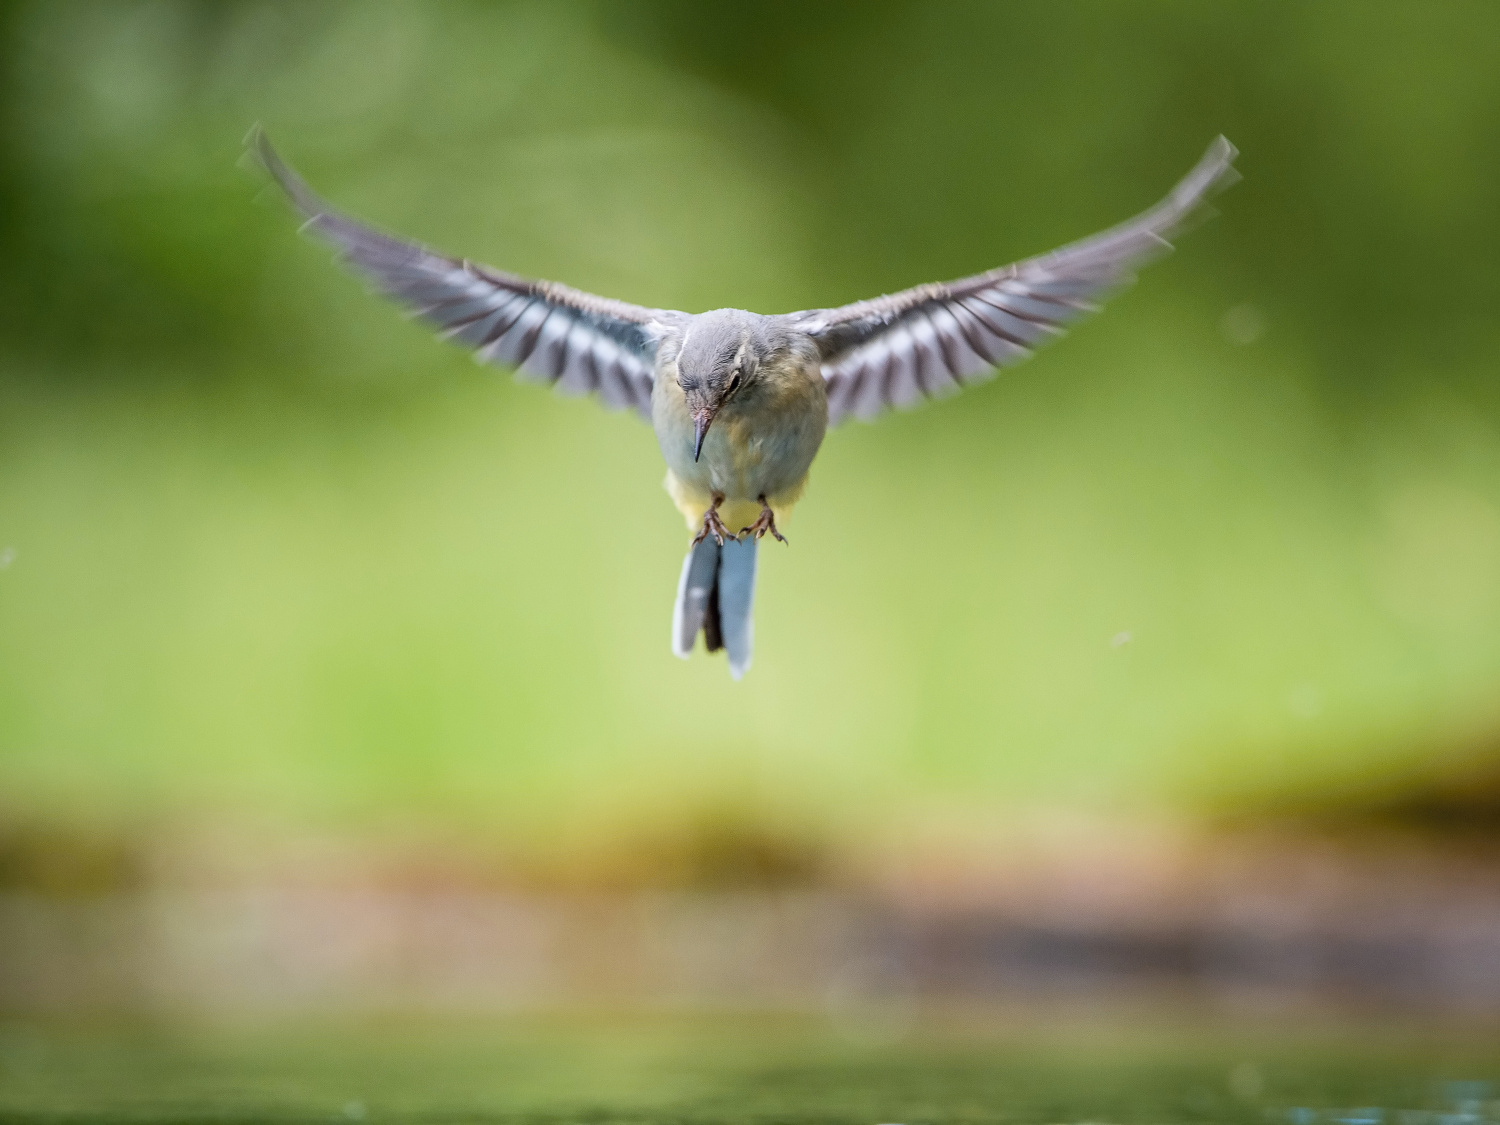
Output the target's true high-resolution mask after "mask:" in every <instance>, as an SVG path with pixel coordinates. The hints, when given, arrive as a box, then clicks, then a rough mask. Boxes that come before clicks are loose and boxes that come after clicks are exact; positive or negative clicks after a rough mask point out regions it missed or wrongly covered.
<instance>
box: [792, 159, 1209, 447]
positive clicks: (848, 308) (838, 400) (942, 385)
mask: <svg viewBox="0 0 1500 1125" xmlns="http://www.w3.org/2000/svg"><path fill="white" fill-rule="evenodd" d="M1237 155H1238V153H1237V152H1236V150H1235V148H1234V146H1233V145H1231V144H1230V143H1229V142H1228V141H1227V140H1225V139H1224V138H1223V137H1219V138H1218V139H1217V140H1215V141H1214V143H1213V144H1211V145H1210V146H1209V148H1208V151H1207V152H1206V153H1205V154H1204V156H1203V159H1202V160H1200V161H1199V162H1198V164H1197V165H1196V166H1195V167H1194V168H1193V170H1192V171H1191V172H1189V173H1188V174H1187V176H1185V177H1184V178H1183V179H1182V181H1181V182H1180V183H1178V184H1177V186H1176V187H1175V188H1173V189H1172V191H1171V192H1170V193H1169V194H1168V195H1167V197H1166V198H1165V199H1163V200H1162V201H1161V202H1160V203H1158V204H1157V205H1156V206H1155V207H1152V208H1151V209H1150V210H1148V211H1145V212H1143V213H1141V214H1140V215H1138V216H1136V217H1135V218H1134V219H1130V220H1129V221H1127V222H1125V223H1122V224H1120V225H1119V226H1117V227H1114V228H1112V229H1110V230H1107V231H1104V232H1102V233H1100V234H1096V235H1094V236H1093V237H1092V238H1086V239H1084V240H1083V241H1081V242H1075V243H1073V244H1072V245H1069V246H1064V247H1063V248H1061V249H1059V250H1055V251H1053V252H1052V253H1050V254H1045V255H1043V256H1041V257H1038V258H1031V259H1028V260H1026V261H1023V262H1017V263H1015V264H1013V265H1009V266H1004V267H1001V268H1000V269H996V270H990V271H989V272H987V273H982V274H976V275H974V276H973V277H967V278H964V279H962V280H960V281H951V282H946V283H940V284H936V285H920V286H918V287H916V288H915V289H907V290H904V291H902V292H900V293H894V294H892V295H890V296H888V297H878V298H876V299H874V300H871V301H859V302H857V303H855V304H852V305H845V306H843V307H842V308H837V309H816V310H812V311H810V312H804V313H795V314H793V315H792V316H790V317H788V318H787V319H788V321H789V323H790V324H791V325H792V326H794V327H797V328H800V329H801V330H802V331H804V332H806V333H808V334H809V335H810V336H812V337H813V339H814V340H816V341H817V343H818V347H819V350H820V352H821V353H822V361H823V377H824V379H825V380H827V383H828V414H829V421H830V422H839V421H842V420H843V419H844V418H846V417H848V416H850V415H853V416H855V417H858V418H861V419H868V418H873V417H874V416H875V415H876V414H878V413H880V411H881V410H883V409H885V408H887V407H897V408H901V407H906V406H910V405H912V404H914V403H915V402H917V401H920V399H921V398H922V397H937V396H941V395H945V394H949V393H951V392H953V391H955V390H957V389H958V388H959V387H961V386H964V385H966V384H969V383H975V382H979V381H981V380H983V379H986V378H989V377H990V376H991V375H993V374H994V371H995V368H997V367H1001V366H1006V365H1009V364H1012V363H1017V362H1019V361H1020V360H1023V359H1025V358H1026V357H1027V356H1029V355H1030V354H1031V352H1032V350H1033V349H1035V348H1036V347H1038V346H1040V345H1041V344H1044V343H1046V342H1047V341H1048V340H1049V339H1051V338H1053V337H1055V336H1058V335H1061V333H1062V332H1063V330H1064V328H1065V326H1066V325H1068V324H1069V323H1071V322H1072V321H1074V320H1077V319H1079V318H1080V317H1082V316H1085V315H1086V314H1088V313H1091V312H1095V311H1097V309H1098V308H1099V302H1100V301H1101V300H1102V299H1104V298H1106V297H1108V296H1109V295H1110V294H1111V293H1112V292H1113V291H1115V290H1116V289H1118V288H1120V287H1121V286H1123V285H1126V284H1128V283H1129V282H1130V281H1131V280H1132V275H1133V271H1134V270H1136V269H1137V268H1139V267H1140V266H1142V265H1144V264H1146V263H1147V262H1149V261H1151V260H1152V259H1154V258H1156V257H1157V256H1159V255H1161V254H1163V253H1165V252H1167V251H1169V250H1170V249H1171V248H1172V247H1171V243H1170V242H1169V241H1168V239H1169V238H1170V237H1172V236H1173V235H1175V234H1177V233H1180V232H1181V231H1182V230H1183V229H1185V228H1186V226H1187V225H1188V224H1189V223H1190V222H1191V220H1192V219H1193V218H1194V216H1195V215H1197V214H1198V213H1199V212H1201V210H1202V208H1203V204H1204V202H1205V200H1206V199H1207V198H1208V197H1209V196H1210V195H1212V194H1213V193H1215V192H1217V191H1220V190H1222V189H1223V188H1225V187H1228V186H1229V185H1230V184H1232V183H1234V181H1235V180H1237V179H1238V178H1239V176H1238V173H1237V172H1235V170H1234V158H1235V157H1236V156H1237Z"/></svg>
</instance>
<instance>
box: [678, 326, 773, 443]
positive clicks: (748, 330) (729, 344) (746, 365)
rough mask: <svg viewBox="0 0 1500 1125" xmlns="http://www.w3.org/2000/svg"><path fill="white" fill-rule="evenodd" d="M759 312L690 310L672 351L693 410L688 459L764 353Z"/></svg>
mask: <svg viewBox="0 0 1500 1125" xmlns="http://www.w3.org/2000/svg"><path fill="white" fill-rule="evenodd" d="M760 320H761V318H760V317H757V316H755V315H754V314H753V313H747V312H741V311H740V310H739V309H719V310H718V311H717V312H710V313H703V314H702V315H701V316H696V317H694V318H693V319H692V322H691V323H690V324H689V325H688V328H687V331H686V333H685V334H684V335H683V339H682V346H681V348H680V350H679V351H678V353H677V383H678V385H679V386H681V387H682V393H683V395H684V396H685V397H686V398H687V405H688V410H689V411H690V412H691V413H692V416H693V429H694V435H693V460H694V461H696V460H697V459H698V455H699V454H700V453H701V452H702V451H703V439H704V437H705V436H707V434H708V428H709V426H711V425H713V421H714V418H715V416H716V415H717V414H718V413H719V411H720V410H722V409H723V408H724V406H725V405H726V404H727V403H728V402H729V401H730V400H731V399H734V398H737V397H739V396H741V395H744V394H746V393H747V392H748V391H749V390H750V388H751V387H752V386H753V385H754V383H755V379H756V376H757V375H759V373H760V370H761V367H762V365H763V364H764V362H765V360H766V358H767V346H766V341H765V340H763V339H762V337H763V336H764V332H763V331H762V330H761V326H760V324H759V323H758V322H759V321H760Z"/></svg>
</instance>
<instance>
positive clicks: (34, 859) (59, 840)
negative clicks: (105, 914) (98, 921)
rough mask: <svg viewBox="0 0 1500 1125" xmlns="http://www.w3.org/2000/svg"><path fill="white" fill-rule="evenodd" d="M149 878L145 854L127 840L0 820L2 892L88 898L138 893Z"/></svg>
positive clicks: (100, 833)
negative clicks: (130, 891)
mask: <svg viewBox="0 0 1500 1125" xmlns="http://www.w3.org/2000/svg"><path fill="white" fill-rule="evenodd" d="M148 878H149V864H148V862H147V857H146V849H145V848H144V847H143V846H142V844H141V843H140V842H139V841H137V840H134V839H132V838H130V837H129V836H127V835H124V834H115V833H111V832H109V831H106V830H101V829H85V828H77V827H73V826H70V825H65V824H41V823H26V822H22V821H5V820H0V892H5V891H9V892H23V893H30V894H37V895H44V896H48V897H84V896H93V895H100V894H108V893H110V892H114V891H128V890H136V889H138V888H140V887H142V886H144V885H145V884H146V883H147V882H148Z"/></svg>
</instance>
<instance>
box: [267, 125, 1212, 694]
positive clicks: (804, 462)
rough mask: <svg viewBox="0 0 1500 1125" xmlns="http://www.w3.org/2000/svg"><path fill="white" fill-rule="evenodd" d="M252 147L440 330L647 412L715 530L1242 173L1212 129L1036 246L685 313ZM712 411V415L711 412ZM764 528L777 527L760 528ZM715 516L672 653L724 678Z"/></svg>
mask: <svg viewBox="0 0 1500 1125" xmlns="http://www.w3.org/2000/svg"><path fill="white" fill-rule="evenodd" d="M249 143H250V145H251V149H252V151H253V152H254V153H255V154H256V156H257V157H258V158H259V160H260V161H261V162H262V163H263V164H264V166H265V167H266V169H267V170H268V171H269V172H270V173H271V175H272V176H273V177H274V178H275V179H276V180H277V182H278V183H280V185H281V187H282V188H283V189H284V190H285V192H286V194H287V196H288V197H289V199H290V200H291V202H292V203H293V205H294V206H295V207H296V208H297V210H298V211H300V212H301V213H302V215H303V216H304V218H305V219H306V223H305V226H304V229H307V230H310V231H312V232H313V233H315V234H317V235H319V236H320V237H322V238H324V239H326V240H328V241H329V242H331V243H333V244H334V245H335V246H336V247H337V248H338V250H339V252H340V254H341V256H342V257H343V259H344V260H345V261H346V262H347V263H348V264H349V265H350V266H351V267H353V268H354V269H355V270H356V271H357V272H359V273H360V274H362V275H364V276H365V278H366V279H368V280H369V281H370V282H371V283H372V284H373V285H374V287H375V288H376V289H377V290H378V291H379V292H381V293H383V294H385V295H387V296H389V297H392V298H394V299H395V300H397V301H399V302H401V303H402V304H404V305H406V306H407V307H408V308H409V309H410V310H411V311H412V312H413V313H415V314H416V315H417V316H420V317H422V318H423V319H425V320H426V321H428V322H429V323H431V324H432V325H434V326H435V327H436V328H437V329H438V330H439V334H440V335H441V336H442V337H444V338H447V339H452V340H455V341H457V342H459V343H462V344H465V345H467V346H468V347H470V348H472V349H473V350H474V354H475V357H476V358H477V359H478V360H480V361H481V362H486V363H496V364H500V365H502V366H506V367H513V368H515V369H516V371H517V374H518V375H519V376H521V377H522V378H527V379H532V380H536V381H540V382H549V383H552V384H554V385H555V386H556V387H557V388H558V390H559V391H560V392H562V393H565V394H588V393H597V394H598V395H599V397H600V398H601V399H602V400H603V401H604V403H605V404H606V405H607V406H610V407H615V408H623V407H633V408H634V409H635V410H637V411H638V412H640V413H642V414H644V415H646V416H647V417H649V418H651V419H652V421H653V425H654V426H655V428H656V431H657V437H658V440H659V442H660V444H661V447H662V452H663V455H664V456H665V457H666V460H667V462H668V465H669V466H670V469H671V473H670V474H669V482H668V484H669V490H670V491H672V494H673V499H674V501H675V502H676V503H677V505H678V508H679V510H681V511H683V512H684V514H685V515H687V516H688V518H689V520H690V522H691V521H692V520H694V519H696V518H699V517H700V516H701V518H702V520H703V524H704V530H705V532H707V531H709V530H716V533H722V531H723V526H722V525H720V526H718V527H717V528H715V527H713V525H714V524H715V521H717V520H718V509H719V506H720V503H721V502H723V501H727V502H729V504H730V505H734V504H740V505H742V506H743V505H745V504H750V503H752V502H757V503H759V504H760V505H762V507H763V508H764V510H765V511H766V512H770V511H772V510H773V509H774V510H777V511H785V510H788V509H789V508H790V505H791V504H792V503H793V502H795V500H796V498H797V496H798V495H799V494H800V490H801V488H802V485H803V482H804V481H805V478H806V472H807V467H808V465H809V464H810V463H811V461H812V458H813V456H814V455H815V454H816V452H817V449H818V446H819V444H820V443H821V441H822V437H823V430H824V428H825V426H827V425H832V424H837V423H838V422H840V421H843V420H844V419H846V418H848V417H850V416H853V417H858V418H861V419H868V418H872V417H874V416H875V415H877V414H879V413H880V412H882V411H883V410H886V409H888V408H897V409H904V408H908V407H911V406H914V405H916V404H918V403H920V402H922V401H924V400H926V399H928V398H938V397H943V396H945V395H949V394H953V393H955V392H957V391H958V390H960V389H961V388H963V387H965V386H968V385H970V384H972V383H974V382H978V381H981V380H983V379H987V378H990V377H991V376H993V374H994V373H995V370H996V369H997V368H999V367H1003V366H1007V365H1009V364H1012V363H1016V362H1018V361H1020V360H1022V359H1025V358H1026V357H1027V356H1029V355H1030V354H1031V353H1032V351H1034V350H1035V349H1036V348H1037V347H1039V346H1041V345H1042V344H1044V343H1046V342H1047V341H1048V340H1050V339H1052V338H1054V337H1056V336H1058V335H1060V334H1061V333H1062V331H1063V329H1064V327H1065V326H1066V325H1068V324H1069V323H1070V322H1072V321H1074V320H1076V319H1078V318H1079V317H1080V316H1083V315H1085V314H1086V313H1089V312H1092V311H1094V310H1096V309H1097V308H1098V304H1099V302H1100V301H1102V300H1103V299H1105V298H1106V297H1107V296H1109V294H1110V293H1111V292H1113V291H1114V290H1116V289H1117V288H1119V287H1120V286H1122V285H1124V284H1127V283H1128V282H1129V281H1130V280H1131V278H1132V272H1133V271H1134V270H1135V269H1136V268H1138V267H1139V266H1141V265H1143V264H1145V263H1146V262H1149V261H1150V260H1151V259H1153V258H1154V257H1156V256H1158V255H1159V254H1162V253H1164V252H1166V251H1167V250H1169V249H1170V248H1171V244H1170V242H1169V241H1168V240H1169V239H1170V238H1171V237H1172V236H1174V235H1175V234H1177V233H1178V232H1180V231H1181V230H1183V229H1184V228H1185V227H1186V226H1187V225H1188V224H1189V223H1190V222H1191V221H1192V220H1193V218H1194V217H1195V216H1196V215H1197V214H1198V213H1199V212H1200V210H1201V208H1202V205H1203V203H1204V201H1205V200H1206V199H1207V198H1208V197H1209V196H1211V195H1212V194H1214V193H1215V192H1217V191H1219V190H1221V189H1222V188H1224V187H1227V186H1228V185H1229V184H1231V183H1233V182H1234V181H1235V180H1236V179H1237V178H1238V175H1237V173H1236V172H1235V171H1234V167H1233V161H1234V158H1235V156H1236V155H1237V154H1236V151H1235V149H1234V146H1232V145H1231V144H1230V143H1229V142H1228V141H1227V140H1225V139H1224V138H1223V137H1219V138H1218V139H1217V140H1215V141H1214V143H1213V144H1212V145H1210V146H1209V148H1208V151H1207V152H1206V153H1205V154H1204V156H1203V158H1202V159H1201V160H1200V161H1199V162H1198V164H1197V165H1196V166H1195V167H1194V168H1193V170H1192V171H1191V172H1189V173H1188V175H1187V176H1185V177H1184V178H1183V179H1182V180H1181V181H1180V182H1179V183H1178V184H1177V186H1176V187H1175V188H1173V190H1172V191H1171V192H1170V193H1169V194H1168V195H1167V197H1166V198H1165V199H1163V200H1162V201H1161V202H1160V203H1158V204H1157V205H1156V206H1154V207H1152V208H1150V209H1149V210H1147V211H1144V212H1142V213H1141V214H1140V215H1138V216H1136V217H1135V218H1133V219H1130V220H1128V221H1127V222H1124V223H1122V224H1120V225H1119V226H1116V227H1113V228H1111V229H1109V230H1107V231H1104V232H1102V233H1100V234H1096V235H1094V236H1093V237H1091V238H1087V239H1084V240H1082V241H1080V242H1075V243H1072V244H1071V245H1068V246H1065V247H1063V248H1062V249H1059V250H1055V251H1053V252H1052V253H1050V254H1044V255H1042V256H1040V257H1036V258H1029V259H1026V260H1024V261H1021V262H1017V263H1014V264H1012V265H1009V266H1004V267H1002V268H1000V269H994V270H989V271H987V272H985V273H980V274H975V275H974V276H972V277H967V278H962V279H960V280H958V281H950V282H941V283H936V284H929V285H919V286H917V287H915V288H912V289H907V290H903V291H902V292H899V293H894V294H891V295H889V296H886V297H878V298H875V299H874V300H868V301H859V302H856V303H854V304H851V305H845V306H842V307H840V308H831V309H813V310H808V311H805V312H797V313H788V314H784V315H780V316H761V315H759V314H756V313H750V312H745V311H743V310H736V309H720V310H716V311H715V312H712V313H701V314H698V315H696V316H694V315H689V314H687V313H683V312H677V311H674V310H670V309H653V308H645V307H642V306H639V305H632V304H627V303H626V302H623V301H615V300H610V299H607V298H604V297H596V296H594V295H593V294H590V293H585V292H582V291H581V290H577V289H572V288H570V287H568V286H566V285H559V284H557V283H555V282H548V281H533V280H529V279H527V278H523V277H518V276H516V275H515V274H510V273H505V272H503V271H500V270H495V269H491V268H489V267H487V266H481V265H477V264H475V263H472V262H469V261H467V260H466V259H461V258H452V257H447V256H445V255H442V254H438V253H435V252H433V251H431V250H428V249H426V248H425V247H422V246H420V245H417V244H415V243H410V242H406V241H403V240H400V239H396V238H392V237H391V236H389V235H386V234H382V233H381V232H379V231H377V230H374V229H373V228H370V227H368V226H365V225H364V224H361V223H359V222H356V221H355V220H353V219H350V218H347V217H346V216H344V215H341V214H339V213H338V212H337V211H334V210H333V209H331V208H330V207H328V205H327V204H325V203H324V202H323V201H322V200H321V199H319V198H318V196H317V195H315V194H314V193H313V192H312V190H311V189H310V188H308V186H307V185H306V184H305V183H304V182H303V181H302V180H301V178H300V177H298V176H297V175H296V173H295V172H293V171H292V170H291V169H290V168H289V167H287V165H286V164H285V163H284V162H283V161H282V160H281V159H280V157H278V156H277V155H276V152H275V151H274V150H273V149H272V148H271V145H270V143H269V142H268V141H267V140H266V137H265V134H264V133H262V132H261V131H260V130H259V129H258V128H257V129H255V130H253V131H252V133H251V137H250V138H249ZM809 412H811V414H815V415H816V417H812V416H810V414H809ZM715 417H719V418H721V419H723V420H722V421H721V422H720V423H718V424H717V425H716V424H715V423H714V418H715ZM700 447H701V450H700ZM700 451H701V459H700V456H699V454H700ZM726 510H727V509H726ZM694 513H697V514H696V515H695V514H694ZM736 522H737V521H736ZM762 522H764V521H762ZM768 529H769V530H772V531H774V530H775V525H774V523H771V524H770V525H769V527H768V528H767V527H759V528H758V529H757V530H756V534H757V535H760V534H765V532H766V530H768ZM729 531H730V536H731V538H730V539H728V540H726V542H725V543H724V544H723V545H722V546H720V545H719V544H718V542H717V541H716V540H715V539H712V538H710V539H701V541H698V542H697V543H696V545H695V547H694V548H693V549H692V550H691V551H690V552H689V555H688V558H687V560H686V561H685V562H684V565H683V573H682V580H681V582H680V584H679V591H678V599H677V608H676V611H675V612H674V618H673V649H674V651H676V652H677V653H678V654H679V655H686V654H687V653H688V652H690V651H691V649H692V646H693V642H694V638H695V637H696V635H697V633H698V632H700V631H704V630H707V631H708V633H707V635H708V637H709V639H710V640H712V641H722V644H723V646H724V647H725V648H726V649H727V650H728V654H729V658H730V667H731V670H732V671H733V672H734V673H735V675H736V678H738V676H739V675H740V674H742V673H743V671H744V669H745V668H746V667H748V665H749V660H750V650H751V647H752V646H751V628H750V625H751V618H750V608H751V603H752V600H753V591H754V575H755V544H754V540H751V541H750V542H749V543H737V542H735V541H734V540H733V538H732V534H733V529H732V528H731V529H729ZM778 535H779V533H778ZM710 546H711V547H712V549H711V550H710V549H709V548H710ZM715 611H716V612H715Z"/></svg>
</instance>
